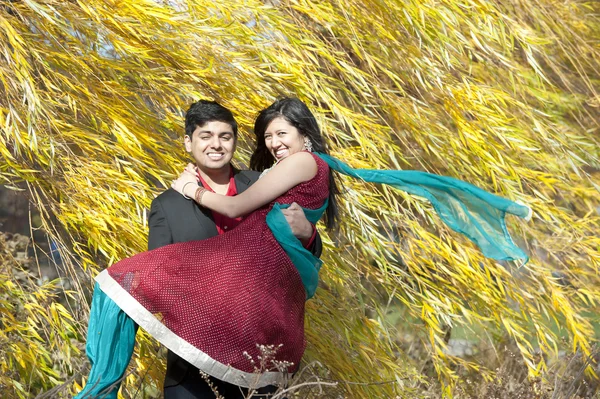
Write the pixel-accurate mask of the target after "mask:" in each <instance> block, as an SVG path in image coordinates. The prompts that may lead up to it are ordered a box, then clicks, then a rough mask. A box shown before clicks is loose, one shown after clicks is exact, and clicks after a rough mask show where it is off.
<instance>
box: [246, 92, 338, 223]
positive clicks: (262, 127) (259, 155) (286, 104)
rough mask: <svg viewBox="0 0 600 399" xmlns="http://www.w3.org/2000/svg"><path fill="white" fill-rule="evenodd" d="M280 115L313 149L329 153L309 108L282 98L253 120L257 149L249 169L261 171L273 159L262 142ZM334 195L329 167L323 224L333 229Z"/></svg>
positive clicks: (332, 179)
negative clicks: (326, 204) (266, 132)
mask: <svg viewBox="0 0 600 399" xmlns="http://www.w3.org/2000/svg"><path fill="white" fill-rule="evenodd" d="M281 117H282V118H284V119H285V120H286V121H288V122H289V123H290V124H291V125H292V126H294V127H295V128H296V129H298V131H299V132H300V133H301V134H302V135H303V136H304V137H308V139H309V140H310V142H311V143H312V150H313V151H314V152H321V153H324V154H328V153H329V152H328V151H327V146H326V145H325V140H324V138H323V136H322V135H321V129H319V124H318V123H317V120H316V119H315V117H314V115H313V114H312V112H310V110H309V109H308V107H307V106H306V105H305V104H304V103H303V102H302V101H300V100H298V99H297V98H282V99H280V100H277V101H275V102H274V103H273V104H271V105H270V106H269V107H267V108H265V109H263V110H262V111H260V113H259V114H258V117H257V118H256V122H254V134H255V135H256V149H255V150H254V153H253V154H252V158H250V168H251V169H253V170H258V171H263V170H265V169H267V168H269V167H271V166H272V165H273V163H274V162H275V158H274V157H273V155H271V153H270V152H269V150H268V149H267V146H266V144H265V131H266V130H267V127H268V126H269V125H270V124H271V122H273V120H274V119H276V118H281ZM337 194H339V190H338V188H337V184H336V182H335V179H334V176H333V171H332V170H329V204H328V206H327V209H326V211H325V225H326V226H327V228H328V229H331V228H333V227H334V226H335V224H336V222H337V219H338V205H337V200H336V195H337Z"/></svg>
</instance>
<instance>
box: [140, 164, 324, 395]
mask: <svg viewBox="0 0 600 399" xmlns="http://www.w3.org/2000/svg"><path fill="white" fill-rule="evenodd" d="M259 176H260V173H259V172H255V171H250V170H244V171H240V170H234V180H235V185H236V189H237V192H238V194H240V193H242V192H244V190H246V189H247V188H248V187H249V186H250V185H252V184H253V183H254V182H256V180H258V177H259ZM148 225H149V227H150V233H149V235H148V249H149V250H152V249H155V248H159V247H162V246H164V245H169V244H175V243H178V242H187V241H195V240H204V239H206V238H210V237H214V236H216V235H217V234H218V232H217V227H216V226H215V222H214V220H213V218H212V211H210V210H209V209H206V208H201V207H200V206H198V204H196V202H194V201H191V200H187V199H185V198H184V197H183V196H182V195H181V194H179V193H178V192H177V191H175V190H173V189H168V190H166V191H165V192H163V193H162V194H160V195H159V196H158V197H156V198H155V199H154V200H153V201H152V206H151V207H150V215H149V218H148ZM310 250H311V251H312V252H313V253H314V254H315V255H316V256H321V250H322V243H321V237H320V236H319V235H318V234H317V237H316V239H315V241H314V243H313V244H312V248H310ZM191 367H193V368H194V369H195V367H194V366H192V365H191V364H189V363H188V362H186V361H185V360H183V359H182V358H180V357H179V356H177V355H176V354H175V353H173V352H171V351H169V352H168V355H167V374H166V376H165V387H169V386H173V385H177V384H179V383H180V382H181V381H182V380H183V378H184V377H185V376H186V374H187V373H188V370H190V368H191ZM194 374H195V375H198V376H199V373H194Z"/></svg>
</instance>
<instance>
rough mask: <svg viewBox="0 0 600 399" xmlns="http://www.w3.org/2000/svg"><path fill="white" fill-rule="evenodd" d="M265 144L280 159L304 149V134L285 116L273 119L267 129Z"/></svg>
mask: <svg viewBox="0 0 600 399" xmlns="http://www.w3.org/2000/svg"><path fill="white" fill-rule="evenodd" d="M265 145H266V146H267V149H268V150H269V152H270V153H271V154H272V155H273V157H275V160H277V161H280V160H282V159H283V158H285V157H288V156H290V155H292V154H295V153H297V152H298V151H302V150H303V149H304V136H303V135H302V134H301V133H300V132H299V131H298V129H296V128H295V127H294V126H292V125H291V124H290V123H289V122H288V121H286V120H285V119H284V118H283V117H278V118H275V119H273V121H272V122H271V123H270V124H269V126H267V130H265Z"/></svg>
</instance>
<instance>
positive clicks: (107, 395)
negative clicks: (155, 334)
mask: <svg viewBox="0 0 600 399" xmlns="http://www.w3.org/2000/svg"><path fill="white" fill-rule="evenodd" d="M137 327H138V326H137V325H136V324H135V322H134V321H133V320H132V319H131V318H130V317H129V316H127V314H126V313H125V312H123V311H122V310H121V308H119V307H118V306H117V304H116V303H114V302H113V300H112V299H110V298H109V297H107V296H106V294H105V293H104V292H102V290H101V289H100V287H99V286H98V283H96V285H95V286H94V295H93V297H92V309H91V312H90V322H89V325H88V335H87V344H86V347H85V351H86V353H87V356H88V358H89V359H90V363H91V365H92V369H91V371H90V376H89V378H88V380H87V384H86V386H85V387H84V388H83V390H82V391H81V392H79V394H77V396H75V399H84V398H85V399H92V398H104V399H117V392H119V387H120V385H121V379H122V378H123V375H124V374H125V370H126V369H127V365H128V364H129V361H130V360H131V355H132V354H133V348H134V346H135V333H136V331H137Z"/></svg>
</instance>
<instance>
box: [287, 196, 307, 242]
mask: <svg viewBox="0 0 600 399" xmlns="http://www.w3.org/2000/svg"><path fill="white" fill-rule="evenodd" d="M281 212H282V213H283V216H285V219H286V220H287V222H288V224H289V225H290V227H291V228H292V233H293V234H294V235H295V236H296V238H298V239H299V240H300V242H302V245H304V246H305V247H306V245H308V244H309V241H310V239H311V237H312V235H313V226H312V224H310V222H309V221H308V219H306V216H305V215H304V211H303V210H302V207H300V205H298V204H297V203H295V202H293V203H292V204H291V205H290V207H289V208H287V209H282V210H281Z"/></svg>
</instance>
